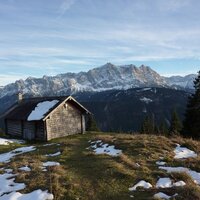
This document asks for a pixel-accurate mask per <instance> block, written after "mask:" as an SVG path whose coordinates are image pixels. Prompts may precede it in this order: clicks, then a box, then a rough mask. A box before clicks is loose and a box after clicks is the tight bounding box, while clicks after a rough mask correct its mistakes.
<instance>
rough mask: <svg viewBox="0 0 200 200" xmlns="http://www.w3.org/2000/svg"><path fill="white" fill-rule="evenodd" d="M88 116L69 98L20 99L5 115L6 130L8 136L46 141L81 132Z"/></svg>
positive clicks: (83, 108)
mask: <svg viewBox="0 0 200 200" xmlns="http://www.w3.org/2000/svg"><path fill="white" fill-rule="evenodd" d="M88 114H90V112H89V111H88V110H87V109H86V108H85V107H83V106H82V105H81V104H80V103H78V102H77V101H76V100H75V99H74V98H73V97H71V96H68V97H40V98H30V99H21V100H20V101H19V102H18V105H17V106H16V105H15V107H14V109H11V111H10V112H9V113H8V114H7V115H6V116H5V129H6V133H7V134H8V135H10V136H14V137H21V138H24V139H28V140H43V141H48V140H51V139H53V138H59V137H64V136H67V135H71V134H78V133H84V132H85V127H86V124H85V123H86V122H85V121H86V120H85V117H86V115H88Z"/></svg>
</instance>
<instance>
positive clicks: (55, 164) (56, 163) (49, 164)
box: [42, 161, 60, 167]
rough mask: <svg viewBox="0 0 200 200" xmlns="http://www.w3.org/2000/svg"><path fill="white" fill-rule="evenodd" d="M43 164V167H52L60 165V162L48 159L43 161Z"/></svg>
mask: <svg viewBox="0 0 200 200" xmlns="http://www.w3.org/2000/svg"><path fill="white" fill-rule="evenodd" d="M42 165H43V167H52V166H59V165H60V163H59V162H53V161H47V162H45V163H43V164H42Z"/></svg>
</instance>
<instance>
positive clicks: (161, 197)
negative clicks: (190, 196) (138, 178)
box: [153, 192, 177, 199]
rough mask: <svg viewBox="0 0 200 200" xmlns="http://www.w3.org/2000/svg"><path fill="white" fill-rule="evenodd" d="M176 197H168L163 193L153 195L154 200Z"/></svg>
mask: <svg viewBox="0 0 200 200" xmlns="http://www.w3.org/2000/svg"><path fill="white" fill-rule="evenodd" d="M174 196H177V194H175V195H173V196H169V195H167V194H165V193H163V192H158V193H157V194H155V195H154V196H153V197H154V198H155V199H170V198H171V197H174Z"/></svg>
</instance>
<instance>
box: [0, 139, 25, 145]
mask: <svg viewBox="0 0 200 200" xmlns="http://www.w3.org/2000/svg"><path fill="white" fill-rule="evenodd" d="M11 143H17V144H23V143H25V141H24V140H16V139H6V138H0V145H9V144H11Z"/></svg>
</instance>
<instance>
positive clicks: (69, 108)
mask: <svg viewBox="0 0 200 200" xmlns="http://www.w3.org/2000/svg"><path fill="white" fill-rule="evenodd" d="M46 130H47V140H50V139H53V138H58V137H64V136H67V135H72V134H77V133H82V113H81V112H80V111H79V110H78V109H77V108H76V107H74V106H73V105H71V104H70V103H68V102H67V103H65V104H64V105H61V106H58V107H57V108H56V110H55V111H54V112H53V113H52V114H51V115H50V116H49V118H48V119H46Z"/></svg>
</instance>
